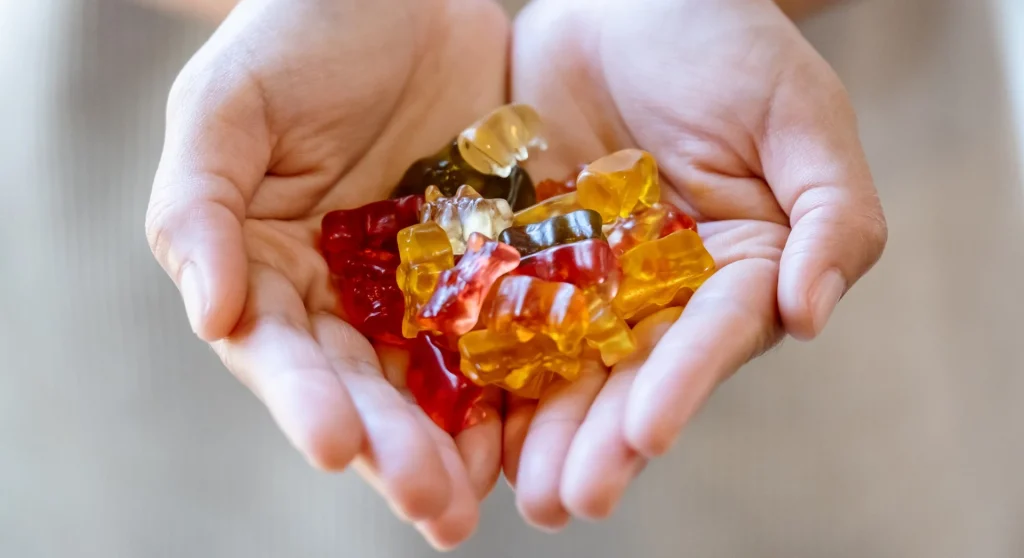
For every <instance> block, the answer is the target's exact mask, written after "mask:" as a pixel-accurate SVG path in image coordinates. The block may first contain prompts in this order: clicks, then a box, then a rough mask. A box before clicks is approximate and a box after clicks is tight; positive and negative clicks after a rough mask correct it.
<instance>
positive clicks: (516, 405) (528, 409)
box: [501, 394, 537, 490]
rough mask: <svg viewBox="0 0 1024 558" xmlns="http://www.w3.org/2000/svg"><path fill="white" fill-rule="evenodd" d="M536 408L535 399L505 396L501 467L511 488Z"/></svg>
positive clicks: (513, 484) (515, 484) (516, 476)
mask: <svg viewBox="0 0 1024 558" xmlns="http://www.w3.org/2000/svg"><path fill="white" fill-rule="evenodd" d="M536 410H537V401H536V400H534V399H524V398H522V397H518V396H515V395H511V394H508V395H506V396H505V425H504V428H503V431H502V435H501V442H502V450H501V454H502V455H501V469H502V471H503V472H504V474H505V480H506V481H508V484H509V486H511V487H512V489H513V490H515V489H516V486H517V480H518V478H519V458H520V456H521V455H522V451H523V443H524V442H525V441H526V433H527V432H529V430H530V421H531V420H533V414H534V412H536Z"/></svg>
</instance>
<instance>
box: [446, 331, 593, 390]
mask: <svg viewBox="0 0 1024 558" xmlns="http://www.w3.org/2000/svg"><path fill="white" fill-rule="evenodd" d="M459 353H460V354H461V355H462V360H461V362H460V368H461V370H462V373H463V374H465V375H466V377H468V378H469V379H470V380H472V381H473V382H474V383H476V384H477V385H481V386H486V385H497V386H499V387H502V388H504V389H506V390H509V391H512V392H514V393H516V394H517V395H520V396H522V397H531V398H536V397H539V396H540V392H541V390H542V389H543V388H544V387H545V386H546V385H547V384H548V383H550V381H553V380H554V379H555V374H557V375H558V376H560V377H562V378H565V379H566V380H569V381H573V380H575V379H576V378H578V377H579V373H580V361H579V358H578V354H566V353H563V352H561V351H559V350H558V347H557V346H556V345H555V342H554V341H552V340H551V339H550V338H548V337H546V336H543V335H536V336H534V337H533V338H531V339H530V340H528V341H525V342H524V341H520V340H519V338H518V337H516V336H515V335H513V334H500V333H495V332H493V331H488V330H480V331H471V332H469V333H467V334H465V335H463V336H462V338H461V339H460V340H459Z"/></svg>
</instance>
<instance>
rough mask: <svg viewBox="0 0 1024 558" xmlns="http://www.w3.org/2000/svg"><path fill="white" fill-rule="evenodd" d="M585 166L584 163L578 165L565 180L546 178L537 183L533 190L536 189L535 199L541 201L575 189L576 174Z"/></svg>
mask: <svg viewBox="0 0 1024 558" xmlns="http://www.w3.org/2000/svg"><path fill="white" fill-rule="evenodd" d="M585 168H587V166H586V165H579V166H578V167H577V168H576V170H575V172H573V173H572V175H570V176H568V177H567V178H566V179H565V180H554V179H551V178H547V179H545V180H541V181H540V182H538V183H537V186H536V188H535V190H536V191H537V201H538V202H542V201H544V200H546V199H549V198H553V197H555V196H561V195H562V194H568V193H569V192H575V191H576V176H577V175H579V173H581V172H583V169H585Z"/></svg>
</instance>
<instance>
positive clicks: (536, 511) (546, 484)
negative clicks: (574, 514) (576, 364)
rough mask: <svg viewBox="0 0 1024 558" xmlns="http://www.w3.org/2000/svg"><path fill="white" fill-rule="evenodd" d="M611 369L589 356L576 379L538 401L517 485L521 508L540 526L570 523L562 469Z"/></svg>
mask: <svg viewBox="0 0 1024 558" xmlns="http://www.w3.org/2000/svg"><path fill="white" fill-rule="evenodd" d="M607 375H608V374H607V372H605V371H604V369H602V368H601V366H600V365H598V364H597V363H596V362H591V361H586V362H585V363H584V366H583V369H582V370H581V374H580V377H579V378H578V379H577V380H576V381H574V382H572V383H568V382H559V383H557V384H555V385H553V386H552V387H551V388H550V389H548V390H547V391H545V392H544V394H543V396H542V397H541V399H540V402H539V404H538V405H537V409H536V411H535V412H534V414H533V420H531V421H530V427H529V431H528V432H527V434H526V440H525V441H524V443H523V448H522V453H521V455H520V458H519V474H518V477H517V480H518V482H517V488H516V505H517V507H518V508H519V513H520V514H522V516H523V518H524V519H525V520H526V521H527V522H528V523H530V524H531V525H533V526H534V527H538V528H541V529H545V530H548V531H556V530H560V529H562V528H563V527H565V526H566V525H567V524H568V523H569V519H570V516H569V511H568V510H566V509H565V506H563V505H562V500H561V498H560V493H561V484H562V472H563V470H564V469H565V461H566V457H567V456H568V454H569V447H570V445H572V441H573V438H574V437H575V436H576V433H577V431H578V430H579V428H580V425H581V424H582V423H583V420H584V418H586V416H587V410H588V409H590V405H591V404H592V403H593V402H594V399H595V398H596V397H597V394H598V392H600V391H601V387H602V386H603V385H604V381H605V378H606V377H607Z"/></svg>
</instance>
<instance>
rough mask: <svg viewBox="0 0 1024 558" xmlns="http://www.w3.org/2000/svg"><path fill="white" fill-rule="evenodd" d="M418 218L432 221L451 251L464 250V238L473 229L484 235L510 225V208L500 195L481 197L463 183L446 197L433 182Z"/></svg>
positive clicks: (496, 233) (493, 235) (467, 237)
mask: <svg viewBox="0 0 1024 558" xmlns="http://www.w3.org/2000/svg"><path fill="white" fill-rule="evenodd" d="M426 201H427V203H426V205H425V206H424V207H423V211H422V216H421V218H420V220H421V221H422V222H424V223H426V222H428V221H433V222H435V223H437V224H438V225H440V226H441V228H442V229H444V231H445V232H446V233H447V234H448V240H449V241H450V242H451V246H452V250H453V251H454V253H455V254H462V253H465V251H466V240H468V239H469V237H470V235H472V234H473V233H475V232H478V233H481V234H483V235H484V236H486V237H488V238H496V237H497V236H498V233H500V232H501V231H503V230H505V229H507V228H508V227H510V226H511V225H512V209H511V208H509V206H508V202H507V201H505V200H503V199H500V198H499V199H485V198H482V197H480V194H478V193H477V191H476V190H474V189H473V187H472V186H468V185H463V186H462V187H460V188H459V189H458V191H457V192H456V193H455V196H454V197H451V198H446V197H444V196H442V195H441V190H439V189H438V188H437V187H436V186H429V187H428V188H427V192H426Z"/></svg>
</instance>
